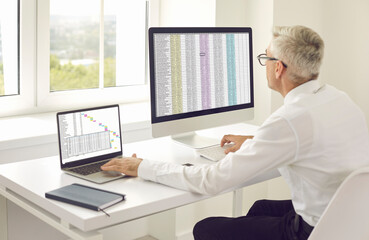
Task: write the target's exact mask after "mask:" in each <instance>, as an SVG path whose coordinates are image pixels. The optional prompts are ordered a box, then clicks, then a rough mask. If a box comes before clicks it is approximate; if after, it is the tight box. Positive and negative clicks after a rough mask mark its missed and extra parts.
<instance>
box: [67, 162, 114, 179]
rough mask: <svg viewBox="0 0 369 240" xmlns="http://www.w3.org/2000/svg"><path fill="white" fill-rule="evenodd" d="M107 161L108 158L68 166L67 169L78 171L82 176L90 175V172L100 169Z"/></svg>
mask: <svg viewBox="0 0 369 240" xmlns="http://www.w3.org/2000/svg"><path fill="white" fill-rule="evenodd" d="M108 161H109V160H106V161H101V162H97V163H92V164H88V165H84V166H80V167H75V168H70V169H69V171H71V172H75V173H78V174H81V175H84V176H86V175H90V174H93V173H97V172H100V171H102V170H101V168H100V167H101V166H102V165H104V164H105V163H107V162H108Z"/></svg>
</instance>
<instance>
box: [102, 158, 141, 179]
mask: <svg viewBox="0 0 369 240" xmlns="http://www.w3.org/2000/svg"><path fill="white" fill-rule="evenodd" d="M141 162H142V158H137V155H136V154H133V155H132V157H123V158H113V159H112V160H110V161H109V162H107V163H105V164H104V165H102V166H101V169H102V170H104V171H117V172H121V173H124V174H126V175H128V176H133V177H137V170H138V166H140V163H141Z"/></svg>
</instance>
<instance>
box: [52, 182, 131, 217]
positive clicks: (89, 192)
mask: <svg viewBox="0 0 369 240" xmlns="http://www.w3.org/2000/svg"><path fill="white" fill-rule="evenodd" d="M45 197H46V198H50V199H54V200H58V201H61V202H66V203H70V204H73V205H77V206H80V207H84V208H88V209H92V210H95V211H103V210H104V209H105V208H107V207H110V206H112V205H114V204H116V203H119V202H121V201H123V200H124V199H125V195H124V194H120V193H115V192H109V191H105V190H102V189H98V188H93V187H89V186H85V185H82V184H77V183H74V184H71V185H67V186H65V187H61V188H58V189H55V190H53V191H50V192H47V193H45Z"/></svg>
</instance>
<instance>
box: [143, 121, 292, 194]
mask: <svg viewBox="0 0 369 240" xmlns="http://www.w3.org/2000/svg"><path fill="white" fill-rule="evenodd" d="M297 154H298V138H297V136H296V133H295V131H294V129H293V128H292V127H291V124H290V123H289V121H287V120H286V119H284V118H282V117H279V116H275V115H272V116H271V117H270V118H269V119H268V120H267V121H266V122H265V123H264V124H263V125H262V126H261V127H260V128H259V130H258V131H257V133H256V134H255V136H254V138H253V139H248V140H247V141H245V142H244V144H243V145H242V146H241V148H240V149H239V150H238V151H237V152H235V153H229V154H227V156H226V157H225V158H224V159H222V160H220V161H219V162H217V163H214V164H213V163H212V164H209V165H202V166H190V167H186V166H182V165H178V164H174V163H167V162H160V161H151V160H147V159H144V160H143V161H142V162H141V164H140V166H139V168H138V176H139V177H141V178H143V179H146V180H150V181H154V182H158V183H162V184H165V185H168V186H171V187H175V188H178V189H183V190H187V191H191V192H196V193H201V194H208V195H213V194H217V193H220V192H222V191H224V190H227V189H230V188H233V187H236V186H238V185H240V184H242V183H244V182H246V181H248V180H250V179H252V178H254V177H256V176H258V175H260V174H262V173H264V172H266V171H268V170H271V169H275V168H278V167H280V166H283V165H287V164H289V163H292V162H293V161H295V159H296V156H297Z"/></svg>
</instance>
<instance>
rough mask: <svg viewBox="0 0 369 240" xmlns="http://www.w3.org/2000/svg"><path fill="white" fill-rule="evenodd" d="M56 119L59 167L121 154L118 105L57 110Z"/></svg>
mask: <svg viewBox="0 0 369 240" xmlns="http://www.w3.org/2000/svg"><path fill="white" fill-rule="evenodd" d="M57 122H58V133H59V150H60V158H61V165H62V167H63V165H64V164H68V165H74V164H72V163H74V162H75V163H77V162H78V163H86V162H89V160H91V161H94V160H102V159H104V156H111V155H112V156H111V157H113V156H117V155H121V154H122V141H121V139H122V138H121V132H120V118H119V105H112V106H104V107H97V108H89V109H82V110H75V111H68V112H60V113H58V114H57ZM81 160H86V161H81Z"/></svg>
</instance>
